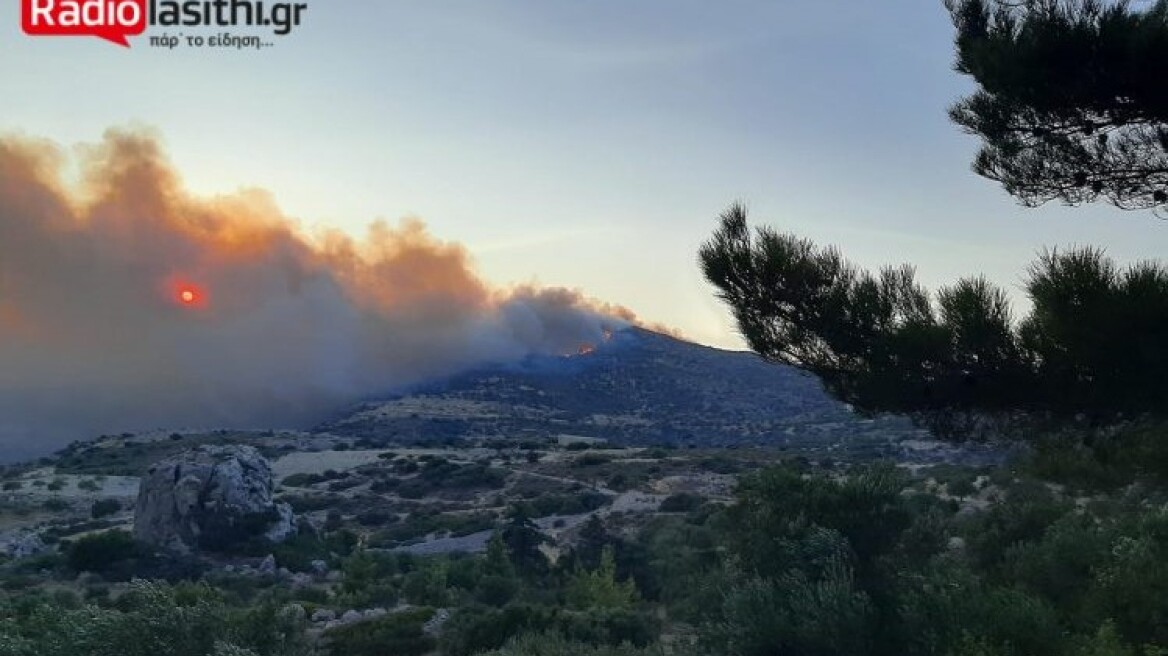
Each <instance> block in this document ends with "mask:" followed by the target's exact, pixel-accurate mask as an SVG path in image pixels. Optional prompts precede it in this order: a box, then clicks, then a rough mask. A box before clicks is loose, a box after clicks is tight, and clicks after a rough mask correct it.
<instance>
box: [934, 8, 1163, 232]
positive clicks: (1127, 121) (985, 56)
mask: <svg viewBox="0 0 1168 656" xmlns="http://www.w3.org/2000/svg"><path fill="white" fill-rule="evenodd" d="M1140 5H1141V8H1138V9H1137V8H1133V6H1132V5H1131V4H1129V3H1127V2H1104V1H1101V0H946V6H947V7H948V8H949V11H950V13H951V15H952V18H953V23H954V25H955V26H956V28H957V37H956V50H957V62H956V65H955V68H956V69H957V71H958V72H960V73H964V74H966V75H969V76H970V77H972V78H973V79H974V80H975V81H976V82H977V84H978V86H979V88H978V90H977V91H976V92H974V93H973V94H972V95H970V96H968V97H967V98H965V99H963V100H961V101H960V102H958V103H957V104H956V105H955V106H954V107H953V108H952V109H951V110H950V116H951V117H952V119H953V121H954V122H956V123H957V124H958V125H960V126H962V127H963V128H965V130H967V131H968V132H970V133H972V134H975V135H977V136H979V137H981V139H982V142H983V143H982V148H981V151H980V152H979V153H978V155H977V157H976V159H975V160H974V163H973V169H974V171H976V172H977V173H978V174H980V175H982V176H985V177H986V178H989V179H991V180H996V181H998V182H1000V183H1001V184H1002V185H1003V186H1004V187H1005V189H1006V191H1008V192H1009V193H1010V194H1012V195H1014V196H1015V197H1017V198H1018V199H1019V200H1020V201H1021V202H1022V203H1023V204H1025V205H1029V206H1036V205H1040V204H1042V203H1045V202H1047V201H1050V200H1054V199H1059V200H1061V201H1063V202H1065V203H1068V204H1079V203H1084V202H1090V201H1095V200H1097V199H1100V198H1103V199H1106V200H1108V201H1110V202H1112V203H1114V204H1115V205H1117V206H1118V207H1121V208H1124V209H1158V210H1163V209H1164V208H1165V206H1168V84H1165V80H1168V0H1156V1H1155V2H1154V3H1147V2H1145V3H1140Z"/></svg>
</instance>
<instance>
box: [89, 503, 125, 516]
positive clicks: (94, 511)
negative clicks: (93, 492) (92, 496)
mask: <svg viewBox="0 0 1168 656" xmlns="http://www.w3.org/2000/svg"><path fill="white" fill-rule="evenodd" d="M121 509H122V504H121V502H119V501H118V500H117V499H98V500H97V501H94V502H93V506H92V507H90V509H89V514H90V516H91V517H93V518H94V519H101V518H102V517H107V516H109V515H113V514H115V513H117V512H118V511H120V510H121Z"/></svg>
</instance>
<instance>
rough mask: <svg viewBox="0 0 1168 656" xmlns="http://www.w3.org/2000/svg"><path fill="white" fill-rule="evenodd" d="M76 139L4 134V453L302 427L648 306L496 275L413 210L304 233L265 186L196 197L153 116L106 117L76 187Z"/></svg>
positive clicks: (563, 345) (0, 272)
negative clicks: (138, 120)
mask: <svg viewBox="0 0 1168 656" xmlns="http://www.w3.org/2000/svg"><path fill="white" fill-rule="evenodd" d="M62 152H63V151H62V150H61V149H59V148H58V147H57V146H55V145H54V144H52V143H48V142H34V141H30V140H26V139H5V140H0V458H4V457H5V456H7V457H12V455H13V454H22V455H23V454H27V453H29V452H44V451H48V450H50V449H51V448H53V447H56V446H59V445H61V444H62V443H64V442H68V441H71V440H73V439H80V438H85V437H91V436H94V435H97V434H100V433H106V432H116V431H123V430H138V429H144V428H154V427H179V426H195V427H212V426H232V427H260V426H265V427H266V426H271V427H286V426H296V425H305V424H306V423H310V422H313V421H315V420H318V419H320V418H321V417H322V416H324V415H325V414H327V413H329V412H331V411H335V410H336V409H338V408H339V407H343V405H344V404H346V403H350V402H352V401H355V400H358V399H360V398H363V397H366V396H368V395H375V394H379V393H385V392H387V391H391V390H393V389H397V388H401V387H402V386H406V385H410V384H414V383H418V382H421V381H424V380H427V379H431V378H434V377H438V376H443V375H448V374H450V373H453V372H455V371H458V370H460V369H465V368H467V367H470V366H474V365H477V364H483V363H486V362H506V361H511V360H515V359H518V358H521V357H523V356H525V355H528V354H532V353H544V354H555V353H569V352H574V351H575V350H576V349H577V348H578V347H579V346H580V345H581V344H584V343H595V342H597V341H598V340H600V339H601V338H602V335H603V332H604V330H606V329H613V328H618V327H620V326H622V325H625V324H627V323H629V322H635V317H633V316H632V314H631V313H630V312H628V311H627V310H624V309H622V308H619V307H612V306H607V305H600V304H595V303H591V302H589V301H588V300H586V299H585V298H583V297H582V296H581V295H580V294H579V293H578V292H575V291H572V290H565V289H538V288H531V287H525V288H519V289H512V290H497V289H492V288H491V287H489V286H488V285H487V284H485V283H484V282H483V281H482V280H481V279H479V278H478V277H477V276H476V275H475V273H474V271H473V268H472V266H471V262H470V259H469V256H468V253H467V252H466V251H465V250H464V249H463V248H462V247H461V246H459V245H458V244H454V243H448V242H442V241H439V240H437V239H435V238H434V237H433V236H431V235H430V234H428V233H427V231H426V229H425V227H424V226H423V225H422V224H421V223H420V222H417V221H406V222H403V223H401V224H400V225H397V226H392V225H387V224H384V223H376V224H374V225H372V226H371V227H370V228H369V231H368V235H367V237H366V238H365V239H363V240H360V241H357V240H353V239H350V238H348V237H346V236H345V235H342V234H340V233H335V232H334V233H329V234H324V235H314V236H306V235H304V234H302V233H301V232H300V231H299V230H298V229H297V227H296V226H295V225H294V224H293V222H291V221H289V220H288V219H287V218H286V217H285V216H284V215H283V214H281V212H280V211H279V210H278V209H277V208H276V206H275V205H274V203H273V202H272V200H271V199H270V197H269V196H268V195H267V194H265V193H263V192H261V191H247V192H240V193H236V194H233V195H229V196H220V197H214V198H196V197H194V196H192V195H191V194H189V193H188V192H186V191H185V190H184V188H183V186H182V181H181V179H180V178H179V176H178V174H177V173H176V172H175V171H174V169H173V168H172V167H171V166H170V164H169V163H168V161H167V159H166V158H165V156H164V154H163V153H162V152H161V149H160V147H159V144H158V143H157V141H156V140H155V139H154V138H153V137H152V136H151V135H149V134H146V133H142V132H133V131H110V132H109V133H107V134H106V135H105V137H104V139H103V141H102V142H101V143H100V144H98V145H95V146H92V147H89V148H88V149H87V150H85V151H84V152H83V154H82V155H80V156H79V157H78V158H77V162H76V163H77V165H78V168H79V171H80V178H79V180H80V181H79V182H75V183H72V184H66V183H65V182H64V181H63V179H62V177H63V176H62V171H63V170H64V169H65V167H66V166H67V165H68V164H70V163H71V161H70V160H69V158H67V157H65V156H64V155H63V154H62ZM184 296H185V298H184Z"/></svg>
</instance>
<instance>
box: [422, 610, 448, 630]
mask: <svg viewBox="0 0 1168 656" xmlns="http://www.w3.org/2000/svg"><path fill="white" fill-rule="evenodd" d="M448 619H450V611H448V610H446V609H445V608H439V609H438V610H436V611H434V615H433V616H432V617H431V618H430V619H428V620H426V623H425V624H423V625H422V630H423V631H425V632H426V633H437V632H438V631H441V630H442V625H443V624H446V620H448Z"/></svg>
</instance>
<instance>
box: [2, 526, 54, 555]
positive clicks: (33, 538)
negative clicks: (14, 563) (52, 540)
mask: <svg viewBox="0 0 1168 656" xmlns="http://www.w3.org/2000/svg"><path fill="white" fill-rule="evenodd" d="M48 548H49V547H48V545H46V544H45V542H44V540H41V536H40V535H39V534H37V533H32V532H29V533H19V534H17V535H15V536H13V537H12V539H10V540H9V541H8V542H6V543H5V544H4V547H3V549H4V553H5V554H6V555H7V556H8V557H10V558H28V557H29V556H35V555H37V554H39V553H43V552H44V551H47V550H48Z"/></svg>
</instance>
